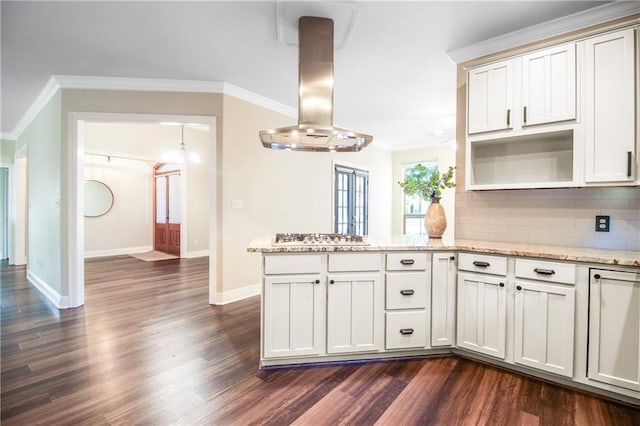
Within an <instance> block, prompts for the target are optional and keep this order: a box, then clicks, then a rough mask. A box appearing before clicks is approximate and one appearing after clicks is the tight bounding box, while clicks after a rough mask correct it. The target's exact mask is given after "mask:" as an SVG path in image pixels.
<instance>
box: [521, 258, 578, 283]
mask: <svg viewBox="0 0 640 426" xmlns="http://www.w3.org/2000/svg"><path fill="white" fill-rule="evenodd" d="M516 277H519V278H530V279H534V280H539V281H547V282H554V283H564V284H575V283H576V265H572V264H570V263H559V262H546V261H544V260H533V259H516Z"/></svg>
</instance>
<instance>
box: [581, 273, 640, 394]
mask: <svg viewBox="0 0 640 426" xmlns="http://www.w3.org/2000/svg"><path fill="white" fill-rule="evenodd" d="M589 298H590V300H589V371H588V377H589V379H591V380H595V381H598V382H602V383H608V384H611V385H614V386H619V387H621V388H625V389H630V390H633V391H640V272H623V271H609V270H600V269H592V270H591V271H590V292H589Z"/></svg>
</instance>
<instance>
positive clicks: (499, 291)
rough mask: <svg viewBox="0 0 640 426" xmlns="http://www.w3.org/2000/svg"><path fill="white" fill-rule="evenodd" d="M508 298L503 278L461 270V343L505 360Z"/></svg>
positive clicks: (459, 307)
mask: <svg viewBox="0 0 640 426" xmlns="http://www.w3.org/2000/svg"><path fill="white" fill-rule="evenodd" d="M506 301H507V291H506V287H505V279H504V277H492V276H485V275H481V274H473V273H459V274H458V320H457V323H458V335H457V343H458V346H459V347H461V348H465V349H469V350H472V351H475V352H479V353H482V354H485V355H491V356H493V357H496V358H500V359H504V358H505V347H506V346H505V344H506V336H507V334H506V320H507V316H506Z"/></svg>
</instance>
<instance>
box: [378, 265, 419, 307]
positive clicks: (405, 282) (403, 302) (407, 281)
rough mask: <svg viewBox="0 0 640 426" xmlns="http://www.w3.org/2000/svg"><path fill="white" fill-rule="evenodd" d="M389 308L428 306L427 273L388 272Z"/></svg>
mask: <svg viewBox="0 0 640 426" xmlns="http://www.w3.org/2000/svg"><path fill="white" fill-rule="evenodd" d="M386 290H387V297H386V300H387V309H419V308H426V307H427V274H425V273H424V272H395V273H394V272H391V273H388V274H387V286H386Z"/></svg>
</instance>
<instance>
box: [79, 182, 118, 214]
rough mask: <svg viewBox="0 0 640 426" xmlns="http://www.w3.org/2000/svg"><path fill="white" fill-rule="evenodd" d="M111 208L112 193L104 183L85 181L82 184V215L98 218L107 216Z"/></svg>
mask: <svg viewBox="0 0 640 426" xmlns="http://www.w3.org/2000/svg"><path fill="white" fill-rule="evenodd" d="M112 206H113V192H111V189H109V187H108V186H107V185H105V184H104V183H102V182H100V181H97V180H87V181H85V183H84V215H85V217H98V216H102V215H104V214H107V212H108V211H109V210H111V207H112Z"/></svg>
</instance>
